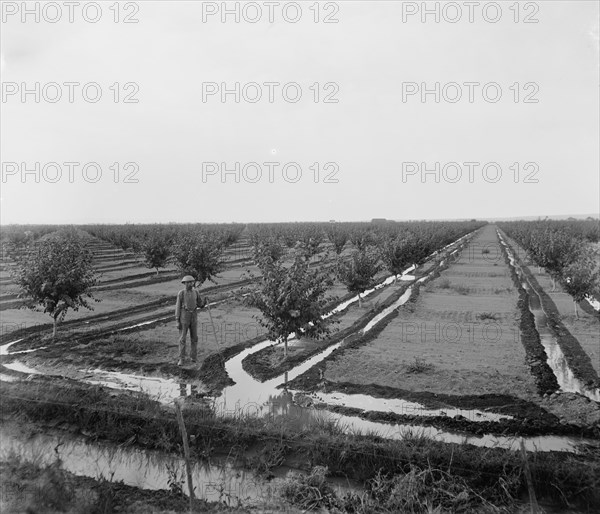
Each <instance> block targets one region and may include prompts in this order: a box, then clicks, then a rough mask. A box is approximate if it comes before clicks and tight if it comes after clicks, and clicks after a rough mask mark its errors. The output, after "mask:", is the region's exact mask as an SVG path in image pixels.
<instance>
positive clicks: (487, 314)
mask: <svg viewBox="0 0 600 514" xmlns="http://www.w3.org/2000/svg"><path fill="white" fill-rule="evenodd" d="M477 319H479V320H481V321H483V320H486V319H491V320H494V321H496V320H497V319H498V317H497V316H496V315H495V314H492V313H491V312H480V313H479V314H477Z"/></svg>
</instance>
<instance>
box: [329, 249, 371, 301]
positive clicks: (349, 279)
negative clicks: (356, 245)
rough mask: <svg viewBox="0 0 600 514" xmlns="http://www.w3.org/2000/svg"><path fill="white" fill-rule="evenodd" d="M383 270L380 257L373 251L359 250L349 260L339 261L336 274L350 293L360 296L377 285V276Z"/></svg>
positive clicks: (359, 299)
mask: <svg viewBox="0 0 600 514" xmlns="http://www.w3.org/2000/svg"><path fill="white" fill-rule="evenodd" d="M380 269H381V264H380V262H379V255H377V253H376V252H374V251H373V250H362V251H360V250H357V251H355V252H354V253H353V254H352V256H351V257H350V258H349V259H344V260H342V259H338V261H337V264H336V274H337V277H338V278H339V280H340V282H342V283H343V284H344V285H345V286H346V288H347V289H348V291H349V292H351V293H356V294H358V301H359V304H360V303H361V298H360V295H361V293H364V292H365V291H366V290H367V289H369V288H371V287H373V286H374V285H375V275H377V273H378V272H379V270H380Z"/></svg>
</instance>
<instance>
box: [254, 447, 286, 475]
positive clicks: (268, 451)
mask: <svg viewBox="0 0 600 514" xmlns="http://www.w3.org/2000/svg"><path fill="white" fill-rule="evenodd" d="M287 449H288V448H287V447H286V445H285V444H284V443H283V442H282V441H275V442H268V443H266V444H265V445H264V446H262V448H261V449H260V451H259V452H258V454H257V455H254V456H252V457H250V458H248V459H247V462H246V465H247V466H248V467H250V468H251V469H253V470H255V471H256V472H257V473H269V472H270V471H271V470H272V469H273V468H276V467H279V466H281V465H282V464H283V461H284V460H285V453H286V450H287Z"/></svg>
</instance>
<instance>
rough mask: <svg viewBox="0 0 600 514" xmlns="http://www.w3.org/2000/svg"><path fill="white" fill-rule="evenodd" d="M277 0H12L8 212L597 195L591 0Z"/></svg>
mask: <svg viewBox="0 0 600 514" xmlns="http://www.w3.org/2000/svg"><path fill="white" fill-rule="evenodd" d="M275 3H276V4H277V5H274V4H273V3H269V2H200V1H187V2H174V1H169V2H166V1H139V2H120V3H118V4H115V2H113V1H109V2H98V3H97V4H94V3H93V2H80V5H79V6H75V7H72V9H73V10H72V11H71V12H70V11H69V9H70V7H69V5H67V4H68V2H67V3H65V2H51V3H50V4H52V5H50V4H48V3H46V2H25V3H24V4H23V3H22V2H2V24H1V27H0V28H1V36H0V43H1V49H0V53H1V57H0V62H1V82H2V103H1V104H0V118H1V121H0V156H1V159H0V160H1V162H2V183H1V189H2V191H1V203H0V222H1V223H2V224H10V223H53V224H54V223H58V224H62V223H68V224H77V223H155V222H159V223H160V222H164V223H166V222H207V223H212V222H274V221H284V222H285V221H328V220H332V219H335V220H338V221H358V220H370V219H371V218H388V219H396V220H403V219H458V218H478V219H486V218H490V219H491V218H501V217H518V216H545V215H567V214H593V213H598V212H599V211H600V206H599V202H600V200H599V194H600V174H599V170H600V161H599V141H600V133H599V132H600V130H599V127H600V123H599V113H600V106H599V86H600V80H599V41H598V16H599V7H598V6H599V4H598V2H595V1H565V2H562V1H555V0H552V1H538V2H521V3H520V4H517V7H518V8H517V7H515V3H514V2H512V1H510V2H509V1H501V2H496V3H494V2H479V3H478V4H477V6H472V5H471V6H470V5H469V2H401V1H382V2H378V1H338V2H318V3H317V2H314V1H309V2H305V1H301V2H296V3H295V2H278V3H277V2H275ZM92 4H93V5H92ZM23 5H25V6H26V8H27V9H29V12H23V9H22V8H23ZM96 5H98V6H99V7H100V9H98V8H97V7H95V6H96ZM117 7H118V8H117ZM498 7H499V9H498ZM59 15H60V16H59ZM259 15H260V16H259ZM36 17H37V19H36ZM236 17H237V19H236ZM36 84H37V85H36ZM236 84H237V85H236ZM227 91H229V93H227ZM223 92H225V94H224V95H223V94H222V93H223ZM98 95H100V96H98Z"/></svg>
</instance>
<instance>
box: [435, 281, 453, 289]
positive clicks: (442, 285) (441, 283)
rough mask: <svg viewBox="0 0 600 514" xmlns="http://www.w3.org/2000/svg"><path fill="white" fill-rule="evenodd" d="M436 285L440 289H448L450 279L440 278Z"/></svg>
mask: <svg viewBox="0 0 600 514" xmlns="http://www.w3.org/2000/svg"><path fill="white" fill-rule="evenodd" d="M438 287H439V288H440V289H449V288H450V280H448V279H447V278H443V279H442V280H440V281H439V282H438Z"/></svg>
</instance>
